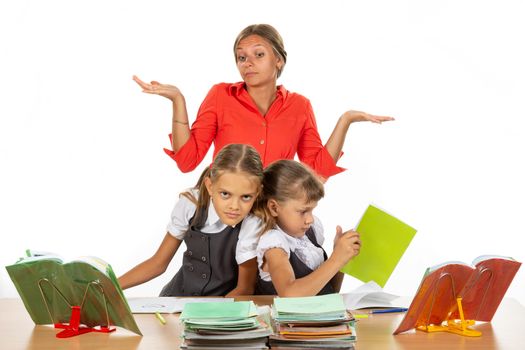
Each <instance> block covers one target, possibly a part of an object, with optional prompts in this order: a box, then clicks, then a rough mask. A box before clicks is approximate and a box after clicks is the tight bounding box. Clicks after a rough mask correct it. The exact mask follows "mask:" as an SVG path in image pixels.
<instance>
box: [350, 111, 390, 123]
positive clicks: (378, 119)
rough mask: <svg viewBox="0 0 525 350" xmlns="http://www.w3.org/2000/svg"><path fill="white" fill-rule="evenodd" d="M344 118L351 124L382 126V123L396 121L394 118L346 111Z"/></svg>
mask: <svg viewBox="0 0 525 350" xmlns="http://www.w3.org/2000/svg"><path fill="white" fill-rule="evenodd" d="M343 118H346V119H347V120H348V121H349V122H350V123H354V122H372V123H377V124H381V123H382V122H388V121H391V120H395V119H394V118H392V117H388V116H383V115H374V114H369V113H366V112H361V111H352V110H350V111H346V112H345V113H343Z"/></svg>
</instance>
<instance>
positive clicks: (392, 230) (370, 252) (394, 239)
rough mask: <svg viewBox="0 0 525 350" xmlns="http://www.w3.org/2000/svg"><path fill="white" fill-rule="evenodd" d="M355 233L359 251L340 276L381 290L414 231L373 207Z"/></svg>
mask: <svg viewBox="0 0 525 350" xmlns="http://www.w3.org/2000/svg"><path fill="white" fill-rule="evenodd" d="M356 231H357V232H358V233H359V235H360V238H361V243H362V247H361V251H360V252H359V255H357V256H356V257H354V258H353V259H352V260H350V261H349V262H348V263H347V264H346V265H345V266H344V267H343V268H342V269H341V272H344V273H346V274H348V275H350V276H353V277H355V278H357V279H359V280H361V281H363V282H369V281H375V282H376V283H377V284H379V285H380V286H381V287H384V286H385V284H386V282H387V281H388V278H389V277H390V275H391V274H392V272H393V271H394V268H395V267H396V265H397V263H398V262H399V260H400V259H401V256H402V255H403V253H404V252H405V250H406V249H407V247H408V245H409V244H410V242H411V241H412V238H414V235H415V234H416V232H417V231H416V230H415V229H414V228H412V227H410V226H409V225H407V224H405V223H404V222H402V221H401V220H399V219H397V218H395V217H394V216H392V215H390V214H387V213H386V212H384V211H382V210H381V209H378V208H376V207H374V206H373V205H370V206H368V208H367V209H366V211H365V213H364V215H363V217H362V218H361V221H360V222H359V225H358V226H357V229H356Z"/></svg>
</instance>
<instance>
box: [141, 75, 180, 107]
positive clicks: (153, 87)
mask: <svg viewBox="0 0 525 350" xmlns="http://www.w3.org/2000/svg"><path fill="white" fill-rule="evenodd" d="M133 80H134V81H135V82H136V83H137V84H139V86H140V87H141V88H142V92H145V93H147V94H154V95H160V96H163V97H166V98H167V99H170V100H171V101H173V102H176V100H177V99H179V98H182V97H183V96H182V93H181V92H180V90H179V88H178V87H176V86H174V85H168V84H161V83H159V82H158V81H152V82H151V83H150V84H148V83H146V82H143V81H142V80H140V79H139V78H138V77H137V76H136V75H134V76H133Z"/></svg>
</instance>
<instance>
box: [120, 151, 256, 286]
mask: <svg viewBox="0 0 525 350" xmlns="http://www.w3.org/2000/svg"><path fill="white" fill-rule="evenodd" d="M262 178H263V167H262V161H261V158H260V156H259V154H258V153H257V151H256V150H255V149H254V148H253V147H251V146H248V145H241V144H230V145H227V146H225V147H224V148H223V149H222V150H221V151H220V152H219V153H218V154H217V157H216V158H215V160H214V161H213V164H212V166H211V167H210V168H209V169H207V170H205V171H204V172H203V174H202V175H201V178H200V179H199V181H198V183H197V185H196V187H195V188H194V189H192V190H190V191H189V192H185V193H183V194H182V196H181V198H180V199H179V201H178V202H177V204H176V205H175V208H174V209H173V213H172V217H171V221H170V223H169V225H168V232H167V233H166V236H165V237H164V240H163V241H162V243H161V244H160V246H159V248H158V250H157V251H156V252H155V254H154V255H153V256H152V257H151V258H149V259H147V260H145V261H144V262H142V263H140V264H139V265H137V266H136V267H134V268H133V269H131V270H130V271H128V272H127V273H125V274H124V275H123V276H121V277H120V278H119V282H120V285H121V286H122V289H126V288H129V287H133V286H136V285H138V284H141V283H144V282H146V281H149V280H151V279H152V278H155V277H157V276H159V275H160V274H162V273H163V272H164V271H166V268H167V266H168V264H169V263H170V261H171V260H172V259H173V257H174V255H175V253H176V252H177V251H178V249H179V247H180V245H181V243H182V242H184V243H185V245H186V248H187V249H186V251H185V252H184V255H183V259H182V267H181V268H180V270H179V271H178V272H177V274H176V275H175V277H173V279H172V280H171V281H170V282H169V283H168V284H167V285H166V286H165V287H164V288H163V289H162V291H161V293H160V295H161V296H207V295H226V296H235V295H247V294H253V291H254V286H255V282H256V278H257V264H256V259H255V255H256V251H255V247H256V246H257V238H258V237H257V233H258V232H259V230H260V226H259V225H260V220H259V219H258V218H256V217H254V216H253V215H252V207H253V204H254V203H255V201H256V198H257V196H258V194H259V193H260V189H261V181H262Z"/></svg>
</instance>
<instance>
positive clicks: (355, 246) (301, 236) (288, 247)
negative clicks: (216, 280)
mask: <svg viewBox="0 0 525 350" xmlns="http://www.w3.org/2000/svg"><path fill="white" fill-rule="evenodd" d="M323 196H324V188H323V184H322V183H321V181H320V180H319V179H318V178H317V177H316V176H315V175H314V174H313V172H312V171H310V170H309V169H308V168H307V167H306V166H305V165H303V164H301V163H299V162H296V161H293V160H279V161H276V162H274V163H272V164H270V165H269V166H268V167H267V168H266V169H265V171H264V180H263V193H262V194H261V198H260V201H259V203H258V205H257V208H256V210H255V212H256V215H258V216H260V217H261V218H262V220H263V229H262V235H261V237H260V239H259V243H258V245H257V266H258V269H259V276H258V279H257V286H256V293H257V294H278V295H279V296H310V295H317V294H328V293H337V292H339V290H340V288H341V283H342V281H343V274H342V273H341V272H339V270H340V269H341V268H342V267H343V266H344V265H345V264H346V263H347V262H348V260H350V259H351V258H352V257H354V256H356V255H357V254H359V250H360V248H361V241H360V240H359V234H358V233H357V232H355V231H352V230H350V231H347V232H344V233H343V231H342V229H341V227H340V226H337V228H336V235H335V238H334V249H333V253H332V255H331V256H330V257H329V258H328V257H327V255H326V252H325V251H324V249H323V248H322V244H323V242H324V235H323V226H322V224H321V222H320V221H319V219H317V218H316V217H315V216H314V215H313V210H314V208H315V207H316V206H317V202H318V201H319V200H320V199H321V198H322V197H323Z"/></svg>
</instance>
